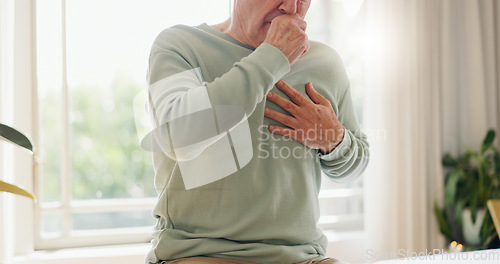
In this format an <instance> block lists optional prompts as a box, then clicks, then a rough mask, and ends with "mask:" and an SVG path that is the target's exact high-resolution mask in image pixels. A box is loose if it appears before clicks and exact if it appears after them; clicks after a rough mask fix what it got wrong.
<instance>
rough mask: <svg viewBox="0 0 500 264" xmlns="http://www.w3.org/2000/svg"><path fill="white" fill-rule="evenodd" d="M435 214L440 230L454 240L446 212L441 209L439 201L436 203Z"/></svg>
mask: <svg viewBox="0 0 500 264" xmlns="http://www.w3.org/2000/svg"><path fill="white" fill-rule="evenodd" d="M434 215H436V218H437V220H438V223H439V230H440V231H441V233H442V234H443V235H444V236H445V237H446V238H448V239H449V240H453V238H452V235H451V231H450V227H449V225H448V223H447V222H446V219H445V214H444V212H443V211H441V210H440V209H439V206H438V205H437V203H434Z"/></svg>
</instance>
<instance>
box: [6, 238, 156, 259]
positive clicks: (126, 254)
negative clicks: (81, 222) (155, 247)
mask: <svg viewBox="0 0 500 264" xmlns="http://www.w3.org/2000/svg"><path fill="white" fill-rule="evenodd" d="M150 247H151V246H150V244H149V243H145V244H128V245H116V246H102V247H87V248H72V249H60V250H42V251H35V252H33V253H32V254H30V255H27V256H20V257H15V258H14V262H13V264H28V263H29V264H68V263H71V264H88V263H92V264H110V263H120V264H138V263H144V258H145V256H146V253H147V252H148V250H149V249H150Z"/></svg>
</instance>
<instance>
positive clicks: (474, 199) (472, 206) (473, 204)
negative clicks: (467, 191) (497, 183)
mask: <svg viewBox="0 0 500 264" xmlns="http://www.w3.org/2000/svg"><path fill="white" fill-rule="evenodd" d="M477 202H478V191H477V189H475V190H473V191H472V197H471V201H470V215H471V218H472V224H475V223H476V218H477Z"/></svg>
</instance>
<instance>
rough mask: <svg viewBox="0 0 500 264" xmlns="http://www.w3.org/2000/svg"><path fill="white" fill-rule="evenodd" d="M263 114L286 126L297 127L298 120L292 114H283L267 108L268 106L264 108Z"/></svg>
mask: <svg viewBox="0 0 500 264" xmlns="http://www.w3.org/2000/svg"><path fill="white" fill-rule="evenodd" d="M264 115H265V116H267V117H269V118H271V119H274V120H276V121H278V122H280V123H282V124H283V125H285V126H288V127H291V128H297V125H298V120H297V119H296V118H294V117H293V116H289V115H285V114H282V113H280V112H277V111H274V110H272V109H269V108H266V109H265V110H264Z"/></svg>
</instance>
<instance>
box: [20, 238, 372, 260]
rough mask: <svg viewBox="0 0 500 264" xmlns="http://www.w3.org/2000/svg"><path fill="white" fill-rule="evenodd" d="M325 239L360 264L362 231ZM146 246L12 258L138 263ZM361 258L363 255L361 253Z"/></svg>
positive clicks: (335, 252) (331, 249) (332, 251)
mask: <svg viewBox="0 0 500 264" xmlns="http://www.w3.org/2000/svg"><path fill="white" fill-rule="evenodd" d="M325 234H326V236H327V237H328V240H329V241H330V243H329V246H328V255H329V256H332V257H335V258H339V259H341V260H344V261H348V262H351V263H360V262H358V261H359V260H358V259H357V258H356V257H359V256H360V253H364V232H362V231H347V232H331V231H325ZM150 247H151V246H150V244H149V243H142V244H127V245H115V246H100V247H85V248H71V249H59V250H40V251H35V252H33V253H31V254H29V255H26V256H18V257H15V258H14V262H13V263H12V264H28V263H29V264H68V263H70V264H88V263H92V264H109V263H120V264H138V263H144V258H145V256H146V254H147V252H148V250H149V249H150ZM361 255H363V254H361Z"/></svg>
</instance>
